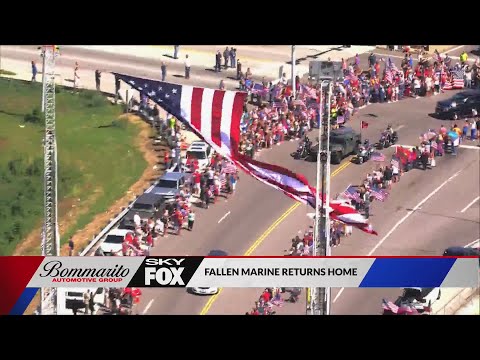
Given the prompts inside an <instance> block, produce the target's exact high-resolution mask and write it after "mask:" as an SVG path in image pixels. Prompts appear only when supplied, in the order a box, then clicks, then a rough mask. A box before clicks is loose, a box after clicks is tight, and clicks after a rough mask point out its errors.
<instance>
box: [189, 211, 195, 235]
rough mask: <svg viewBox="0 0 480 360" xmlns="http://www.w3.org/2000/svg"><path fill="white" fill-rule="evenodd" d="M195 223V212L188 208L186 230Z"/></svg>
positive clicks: (190, 229)
mask: <svg viewBox="0 0 480 360" xmlns="http://www.w3.org/2000/svg"><path fill="white" fill-rule="evenodd" d="M194 223H195V212H194V211H193V210H190V212H189V213H188V231H192V230H193V224H194Z"/></svg>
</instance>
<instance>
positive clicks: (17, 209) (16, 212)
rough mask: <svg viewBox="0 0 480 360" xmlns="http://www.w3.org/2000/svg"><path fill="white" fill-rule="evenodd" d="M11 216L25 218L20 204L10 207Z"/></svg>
mask: <svg viewBox="0 0 480 360" xmlns="http://www.w3.org/2000/svg"><path fill="white" fill-rule="evenodd" d="M10 214H11V215H12V216H23V209H22V207H21V206H20V205H19V204H16V203H15V204H12V205H10Z"/></svg>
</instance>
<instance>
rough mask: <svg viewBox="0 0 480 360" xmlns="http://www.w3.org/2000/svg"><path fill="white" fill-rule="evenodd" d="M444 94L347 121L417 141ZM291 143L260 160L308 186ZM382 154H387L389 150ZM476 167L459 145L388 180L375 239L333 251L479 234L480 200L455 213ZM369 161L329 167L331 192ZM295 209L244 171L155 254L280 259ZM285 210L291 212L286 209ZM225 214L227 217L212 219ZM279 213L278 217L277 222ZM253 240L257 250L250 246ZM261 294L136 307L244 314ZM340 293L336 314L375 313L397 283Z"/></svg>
mask: <svg viewBox="0 0 480 360" xmlns="http://www.w3.org/2000/svg"><path fill="white" fill-rule="evenodd" d="M451 95H452V94H451V93H446V94H441V95H438V96H435V97H430V98H420V99H408V100H404V101H401V102H397V103H393V104H375V105H371V106H369V107H367V108H365V109H363V110H361V111H360V112H359V114H358V115H357V116H356V117H355V118H354V120H353V122H352V126H353V127H354V128H356V129H357V130H358V129H359V122H360V121H361V120H365V121H367V122H369V127H368V129H365V130H364V131H363V135H364V137H365V138H370V139H371V141H373V142H374V141H376V138H377V137H378V136H379V134H380V132H381V131H382V130H383V129H384V128H385V127H386V126H387V124H392V126H393V127H394V128H396V129H398V133H399V137H400V141H399V143H400V144H404V145H416V144H417V143H418V137H419V135H420V134H421V133H423V132H425V131H426V130H427V129H429V128H438V127H439V126H440V124H441V121H439V120H436V119H433V118H431V117H429V116H428V115H427V114H428V113H429V112H431V111H432V109H433V108H434V106H435V102H436V101H437V100H440V99H444V98H447V97H449V96H451ZM445 123H446V125H449V124H450V122H445ZM312 135H314V134H312ZM465 144H471V143H470V142H468V141H467V142H465ZM296 146H297V142H287V143H284V144H282V145H281V146H277V147H275V148H274V149H272V150H264V151H263V152H262V153H261V155H260V159H261V160H262V161H267V162H272V163H277V164H281V165H283V166H285V167H287V168H290V169H292V170H294V171H297V172H300V173H303V174H305V175H306V176H307V178H308V179H309V181H310V182H311V183H313V184H314V183H315V164H313V163H307V162H303V161H295V160H293V159H292V158H291V157H290V156H289V153H290V152H292V151H294V149H295V147H296ZM386 153H387V154H391V153H393V149H390V150H387V151H386ZM478 163H479V151H478V150H477V149H476V148H475V147H474V146H472V148H462V149H460V151H459V154H458V156H457V157H453V156H450V155H448V156H445V157H444V158H440V159H439V160H438V162H437V167H436V168H434V169H432V170H427V171H422V170H413V171H411V172H409V173H408V174H406V175H405V176H404V177H402V180H401V182H400V183H398V184H395V185H394V188H393V189H392V192H391V195H390V198H389V199H388V200H387V201H386V202H385V203H378V202H377V203H375V204H374V205H373V209H372V214H373V215H372V223H373V225H374V227H375V229H376V230H377V231H378V232H379V236H378V237H374V236H367V235H366V234H363V233H361V232H359V231H354V234H353V236H352V237H351V238H347V239H343V240H342V244H341V246H339V247H337V248H335V249H334V251H333V254H334V255H439V254H441V253H442V252H443V250H444V249H445V248H446V247H448V246H453V245H466V244H467V243H469V242H471V241H473V240H475V239H477V238H480V235H479V232H480V231H479V218H480V216H479V213H478V204H473V205H472V206H471V208H469V209H467V210H466V211H465V212H463V213H462V212H459V211H461V210H462V209H463V208H464V207H465V206H466V205H467V204H468V203H469V202H470V201H471V200H473V199H474V198H476V197H477V196H478V194H479V187H478V184H479V178H478V173H479V169H478ZM376 166H377V164H376V163H373V162H368V163H365V164H363V165H354V164H351V165H343V170H341V171H336V172H335V169H338V166H335V167H333V168H332V172H333V173H334V174H335V173H336V175H335V176H334V177H333V179H332V193H336V192H340V191H343V190H344V189H345V187H346V186H348V185H349V184H358V183H360V182H361V180H362V179H363V178H364V176H365V175H366V173H367V172H369V171H371V170H373V169H374V168H375V167H376ZM340 167H342V165H341V166H340ZM453 176H454V177H453ZM432 193H433V195H431V194H432ZM425 199H426V200H425ZM418 204H420V205H419V206H418ZM292 205H293V206H295V205H294V203H293V202H292V201H291V200H290V199H288V198H286V197H285V196H283V195H282V194H280V193H278V192H276V191H274V190H271V189H269V188H268V187H265V186H264V185H263V184H260V183H258V182H256V181H254V180H252V179H250V178H249V177H246V176H242V178H241V181H240V182H239V188H238V192H237V194H236V195H235V198H234V199H229V200H228V201H227V202H225V201H223V202H221V203H220V204H216V205H215V206H214V207H212V208H211V209H209V210H208V211H206V212H204V211H201V212H200V214H199V216H198V221H197V223H198V225H196V228H195V229H194V231H193V232H192V233H191V234H186V235H182V237H181V238H176V237H169V238H168V239H162V240H161V244H160V245H159V246H158V248H156V249H155V250H154V254H155V255H159V254H165V255H187V254H188V255H204V254H207V253H208V251H209V250H213V249H218V250H224V251H226V252H227V253H229V254H231V255H243V254H245V253H248V255H282V254H283V253H284V251H285V250H286V249H287V248H288V246H289V243H290V239H291V238H292V237H294V236H295V235H296V234H297V233H298V232H301V231H304V230H305V229H306V228H307V227H308V226H309V221H308V218H307V216H306V213H308V212H312V210H311V209H308V208H307V207H306V206H304V205H300V206H298V205H297V206H296V207H295V209H294V210H290V211H289V209H290V208H291V207H292ZM412 209H415V211H414V212H412ZM286 212H287V213H288V215H284V214H285V213H286ZM226 213H229V215H228V216H227V217H226V218H225V219H224V220H222V221H221V222H220V223H218V221H219V220H220V219H221V218H222V217H223V216H224V215H225V214H226ZM410 213H411V214H410ZM407 214H410V215H408V216H407ZM279 218H282V219H283V220H281V221H277V222H276V219H279ZM404 218H405V219H404ZM402 219H403V220H402ZM401 220H402V221H401ZM400 221H401V222H400ZM271 224H274V225H273V226H271ZM275 224H276V225H275ZM420 225H422V226H420ZM392 229H393V231H392ZM387 235H388V236H387ZM252 244H254V247H255V249H254V251H252V249H250V248H251V246H252ZM260 291H261V289H223V290H222V292H221V294H220V295H219V296H216V297H213V298H211V297H210V298H208V297H207V298H206V297H201V296H195V295H191V294H188V293H186V291H185V290H183V289H178V290H171V289H165V290H164V289H148V290H145V292H144V294H145V295H144V297H143V300H142V304H140V308H139V310H140V313H148V314H198V313H200V312H202V313H209V314H242V313H244V312H245V311H247V310H249V308H250V307H251V305H252V304H253V301H255V300H256V298H257V296H258V295H259V293H260ZM338 292H339V289H335V290H334V291H333V297H334V298H336V299H335V300H336V301H335V303H334V304H333V313H335V314H356V313H358V314H360V313H362V314H376V313H379V309H380V305H379V304H380V301H381V298H382V297H393V296H394V295H398V294H399V290H398V289H377V290H359V289H348V290H345V291H342V293H341V294H339V295H338ZM337 295H338V296H337ZM279 313H285V314H302V313H305V301H301V302H299V303H297V304H287V305H286V306H284V307H283V308H282V309H280V310H279Z"/></svg>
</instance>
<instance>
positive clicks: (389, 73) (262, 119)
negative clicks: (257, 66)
mask: <svg viewBox="0 0 480 360" xmlns="http://www.w3.org/2000/svg"><path fill="white" fill-rule="evenodd" d="M479 66H480V64H478V60H475V62H474V63H473V64H472V65H469V63H468V56H467V54H466V53H463V54H462V55H461V56H460V61H459V62H458V63H453V61H452V59H451V58H450V57H449V56H448V54H447V55H445V56H442V55H441V54H439V53H438V51H435V53H434V54H433V56H432V58H427V57H425V55H424V53H422V52H420V53H419V55H418V58H417V59H416V60H414V55H413V54H412V53H410V52H407V53H406V54H405V57H404V59H403V60H402V63H401V66H400V68H397V66H396V65H395V64H394V63H393V61H392V60H391V58H387V59H385V58H378V57H377V55H375V54H374V53H371V54H370V56H369V57H368V68H366V69H362V68H361V65H360V57H359V55H358V54H357V55H356V56H355V58H353V59H352V62H351V63H350V64H349V63H348V61H347V60H346V59H342V71H343V79H340V80H339V81H338V82H336V83H335V84H334V87H333V94H332V96H331V104H330V109H331V114H330V117H331V125H332V127H338V126H341V125H343V124H345V123H347V122H348V121H349V119H350V118H351V116H352V115H354V114H355V113H356V112H357V111H358V109H359V108H361V107H363V106H366V105H369V104H371V103H390V102H396V101H398V100H401V99H404V98H408V97H418V96H428V95H432V94H438V93H440V92H442V91H445V90H451V89H460V88H471V87H472V88H473V87H476V88H480V71H479ZM252 76H253V74H252V72H251V71H250V69H247V71H246V72H245V73H241V72H240V73H239V79H240V86H239V88H240V90H245V91H247V92H248V93H249V95H250V96H251V98H250V99H251V102H252V103H253V104H255V106H254V107H253V109H251V110H248V109H247V107H246V106H245V108H244V115H243V119H242V124H241V129H242V138H241V142H240V151H241V152H242V153H244V154H247V155H250V156H252V157H253V156H255V154H256V153H257V152H258V151H260V150H261V149H264V148H270V147H272V146H273V145H275V144H280V143H281V142H282V141H284V140H289V139H299V138H302V137H303V135H304V134H305V132H307V131H309V130H310V129H312V128H313V127H315V126H317V124H318V120H319V116H318V109H319V103H320V101H319V97H320V91H319V85H318V84H313V83H311V82H307V83H305V84H302V83H301V79H300V78H299V77H298V76H297V78H296V81H295V90H296V91H295V93H296V96H295V97H294V96H293V91H292V86H291V84H290V82H289V80H288V78H287V76H286V74H283V76H282V77H281V78H280V79H279V81H278V82H276V83H275V84H274V83H272V82H270V83H268V82H266V81H265V80H263V81H262V82H261V83H255V82H254V81H253V80H252ZM323 96H324V98H323V104H325V105H326V101H327V99H326V94H325V93H324V94H323Z"/></svg>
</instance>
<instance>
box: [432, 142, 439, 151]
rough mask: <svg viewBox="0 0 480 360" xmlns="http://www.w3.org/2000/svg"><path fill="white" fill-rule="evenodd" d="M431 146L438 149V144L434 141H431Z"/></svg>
mask: <svg viewBox="0 0 480 360" xmlns="http://www.w3.org/2000/svg"><path fill="white" fill-rule="evenodd" d="M431 146H432V148H433V149H435V150H437V149H438V144H437V142H436V141H432V143H431Z"/></svg>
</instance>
